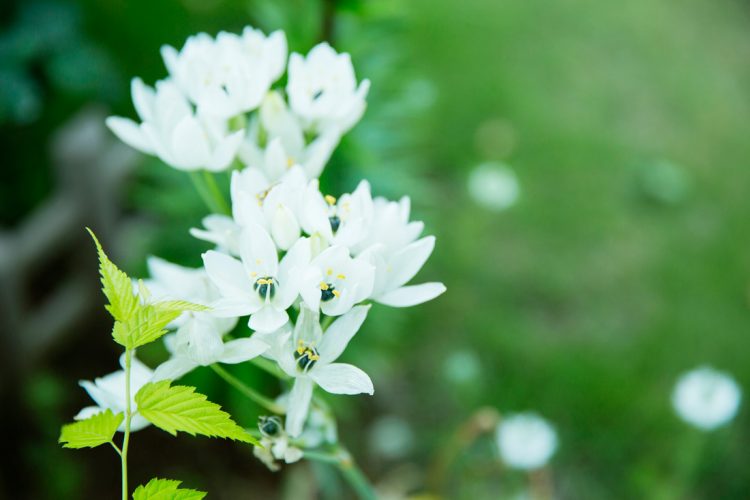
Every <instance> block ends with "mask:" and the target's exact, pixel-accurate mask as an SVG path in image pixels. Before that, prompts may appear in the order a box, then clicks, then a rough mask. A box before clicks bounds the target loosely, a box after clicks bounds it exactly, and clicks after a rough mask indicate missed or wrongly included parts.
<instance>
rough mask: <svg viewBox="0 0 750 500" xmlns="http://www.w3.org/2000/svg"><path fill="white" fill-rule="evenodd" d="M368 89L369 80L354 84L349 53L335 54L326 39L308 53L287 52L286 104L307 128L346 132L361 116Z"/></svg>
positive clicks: (355, 79) (354, 78) (355, 81)
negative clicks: (287, 79) (288, 53)
mask: <svg viewBox="0 0 750 500" xmlns="http://www.w3.org/2000/svg"><path fill="white" fill-rule="evenodd" d="M369 89H370V81H369V80H363V81H362V82H361V83H360V84H359V86H358V85H357V78H356V77H355V76H354V67H353V66H352V61H351V58H350V57H349V54H346V53H344V54H338V53H337V52H336V51H335V50H333V48H331V46H330V45H328V44H327V43H326V42H323V43H320V44H318V45H316V46H315V47H313V48H312V50H311V51H310V52H309V53H308V54H307V57H303V56H302V55H300V54H297V53H293V54H292V55H291V56H289V82H288V83H287V86H286V91H287V94H288V95H289V104H290V105H291V108H292V110H293V111H294V113H296V114H297V115H298V116H299V117H300V118H302V120H303V121H304V123H305V126H306V128H310V129H312V130H315V131H318V132H325V131H327V130H330V129H333V130H335V131H337V132H339V133H341V134H343V133H345V132H347V131H348V130H349V129H350V128H352V127H353V126H354V124H355V123H357V122H358V121H359V119H360V118H361V117H362V114H363V113H364V111H365V104H366V103H365V97H367V91H368V90H369Z"/></svg>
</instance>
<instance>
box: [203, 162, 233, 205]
mask: <svg viewBox="0 0 750 500" xmlns="http://www.w3.org/2000/svg"><path fill="white" fill-rule="evenodd" d="M203 179H204V180H205V182H206V186H208V191H209V193H211V196H213V199H214V202H215V204H216V206H217V207H218V208H219V212H218V213H222V214H224V215H232V210H231V209H230V208H229V204H228V203H227V200H226V199H225V198H224V195H223V194H222V193H221V189H219V185H218V184H216V178H215V177H214V174H212V173H211V172H209V171H208V170H204V171H203Z"/></svg>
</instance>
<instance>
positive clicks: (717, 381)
mask: <svg viewBox="0 0 750 500" xmlns="http://www.w3.org/2000/svg"><path fill="white" fill-rule="evenodd" d="M741 399H742V391H741V390H740V387H739V386H738V385H737V382H735V381H734V379H733V378H732V377H731V376H729V375H728V374H726V373H723V372H720V371H717V370H714V369H713V368H709V367H705V366H704V367H700V368H696V369H695V370H692V371H690V372H687V373H685V374H683V375H682V376H681V377H680V379H679V380H678V381H677V384H676V385H675V388H674V392H673V393H672V404H673V405H674V409H675V411H676V412H677V415H679V416H680V418H682V419H683V420H684V421H686V422H687V423H689V424H691V425H694V426H696V427H698V428H700V429H703V430H712V429H715V428H717V427H720V426H722V425H724V424H726V423H728V422H729V421H731V420H732V419H733V418H734V416H735V415H736V414H737V410H738V409H739V406H740V400H741Z"/></svg>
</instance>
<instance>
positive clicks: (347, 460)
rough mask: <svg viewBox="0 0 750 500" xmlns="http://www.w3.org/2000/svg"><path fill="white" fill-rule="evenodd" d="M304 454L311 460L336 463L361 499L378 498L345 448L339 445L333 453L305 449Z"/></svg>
mask: <svg viewBox="0 0 750 500" xmlns="http://www.w3.org/2000/svg"><path fill="white" fill-rule="evenodd" d="M304 456H305V458H307V459H309V460H315V461H318V462H323V463H327V464H331V465H335V466H336V467H337V468H338V469H339V471H341V475H342V476H344V479H346V481H347V482H348V483H349V486H351V487H352V489H353V490H354V491H355V492H356V493H357V496H358V497H359V498H360V499H362V500H376V498H377V495H375V488H373V486H372V485H371V484H370V482H369V481H368V480H367V477H366V476H365V475H364V473H363V472H362V470H361V469H360V468H359V467H358V466H357V464H356V463H355V462H354V459H353V458H352V456H351V454H350V453H349V452H348V451H347V450H345V449H344V448H341V447H338V448H336V449H335V450H334V451H332V452H331V453H324V452H317V451H305V452H304Z"/></svg>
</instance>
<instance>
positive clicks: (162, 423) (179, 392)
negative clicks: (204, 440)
mask: <svg viewBox="0 0 750 500" xmlns="http://www.w3.org/2000/svg"><path fill="white" fill-rule="evenodd" d="M169 384H170V381H169V380H163V381H161V382H156V383H149V384H146V385H144V386H143V387H142V388H141V390H140V391H138V394H136V395H135V401H136V403H137V404H138V413H140V414H141V415H142V416H143V417H144V418H145V419H146V420H148V421H149V422H151V423H152V424H154V425H155V426H157V427H159V428H160V429H163V430H165V431H167V432H168V433H170V434H172V435H173V436H174V435H176V434H177V432H178V431H181V432H186V433H188V434H190V435H192V436H194V435H196V434H201V435H203V436H208V437H221V438H228V439H234V440H237V441H242V442H245V443H252V444H255V445H257V444H258V441H257V440H256V439H254V438H253V437H252V436H251V435H250V434H248V433H247V432H246V431H245V430H244V429H243V428H242V427H240V426H239V425H237V424H236V423H234V421H233V420H232V418H231V417H230V416H229V414H228V413H226V412H224V411H222V410H221V407H220V406H219V405H217V404H216V403H212V402H210V401H208V400H207V398H206V396H204V395H203V394H199V393H197V392H195V387H186V386H181V385H176V386H171V387H170V385H169Z"/></svg>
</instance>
